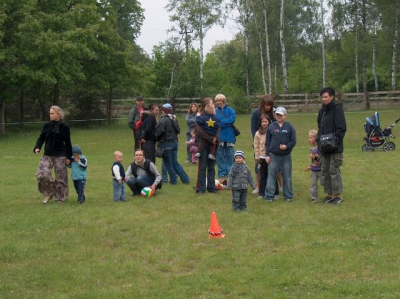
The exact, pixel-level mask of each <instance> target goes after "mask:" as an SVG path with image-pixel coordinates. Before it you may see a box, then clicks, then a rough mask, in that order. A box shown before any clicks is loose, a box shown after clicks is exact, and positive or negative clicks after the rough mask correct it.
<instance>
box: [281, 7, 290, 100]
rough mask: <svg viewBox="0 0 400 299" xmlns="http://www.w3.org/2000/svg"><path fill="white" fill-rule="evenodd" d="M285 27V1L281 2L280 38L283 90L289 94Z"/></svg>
mask: <svg viewBox="0 0 400 299" xmlns="http://www.w3.org/2000/svg"><path fill="white" fill-rule="evenodd" d="M284 27H285V0H282V1H281V10H280V27H279V37H280V42H281V50H282V72H283V88H284V92H285V93H286V94H289V78H288V77H289V76H288V69H287V63H286V46H285V38H284V29H285V28H284Z"/></svg>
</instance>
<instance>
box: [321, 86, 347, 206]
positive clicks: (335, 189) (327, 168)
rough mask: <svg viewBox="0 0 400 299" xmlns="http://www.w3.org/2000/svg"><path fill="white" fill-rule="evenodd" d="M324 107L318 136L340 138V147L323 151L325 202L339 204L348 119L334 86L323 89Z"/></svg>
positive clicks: (322, 169)
mask: <svg viewBox="0 0 400 299" xmlns="http://www.w3.org/2000/svg"><path fill="white" fill-rule="evenodd" d="M320 96H321V99H322V108H321V109H320V110H319V113H318V117H317V123H318V138H317V140H319V137H320V136H321V135H324V134H329V133H333V134H335V136H336V138H337V140H338V149H337V150H336V151H333V152H325V151H324V150H323V149H322V148H321V149H320V151H321V176H322V179H321V181H322V182H323V185H324V191H325V193H327V196H326V197H325V199H324V202H325V203H331V204H339V203H341V202H342V201H343V196H342V192H343V183H342V173H341V172H340V166H342V165H343V138H344V135H345V134H346V130H347V127H346V119H345V117H344V112H343V109H342V105H340V104H339V103H338V102H336V101H335V100H334V99H335V90H334V89H333V88H332V87H325V88H323V89H322V90H321V92H320Z"/></svg>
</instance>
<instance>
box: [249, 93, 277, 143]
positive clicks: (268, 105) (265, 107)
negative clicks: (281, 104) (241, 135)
mask: <svg viewBox="0 0 400 299" xmlns="http://www.w3.org/2000/svg"><path fill="white" fill-rule="evenodd" d="M262 115H268V116H269V118H270V119H271V122H274V121H275V120H276V119H275V115H274V96H273V95H272V94H266V95H264V97H263V99H262V100H261V102H260V104H258V107H257V108H256V109H254V111H253V113H252V114H251V135H252V136H253V138H254V135H256V132H257V130H258V128H259V124H260V116H262Z"/></svg>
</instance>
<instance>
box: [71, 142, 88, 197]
mask: <svg viewBox="0 0 400 299" xmlns="http://www.w3.org/2000/svg"><path fill="white" fill-rule="evenodd" d="M71 158H72V159H71V163H70V164H68V165H67V167H68V168H71V169H72V181H73V182H74V187H75V191H76V193H77V194H78V200H77V201H78V203H80V204H82V203H84V202H85V200H86V197H85V186H86V179H87V166H88V161H87V159H86V157H85V156H84V155H83V154H82V150H81V148H80V147H79V146H74V147H72V157H71Z"/></svg>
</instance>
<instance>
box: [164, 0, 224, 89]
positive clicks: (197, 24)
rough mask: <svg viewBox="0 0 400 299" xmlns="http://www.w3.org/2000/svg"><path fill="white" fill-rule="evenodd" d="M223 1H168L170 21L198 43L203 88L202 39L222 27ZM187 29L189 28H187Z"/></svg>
mask: <svg viewBox="0 0 400 299" xmlns="http://www.w3.org/2000/svg"><path fill="white" fill-rule="evenodd" d="M222 1H223V0H169V2H168V5H167V6H166V8H167V11H168V12H170V13H172V15H171V16H170V20H171V21H172V22H175V23H177V24H178V26H179V27H180V29H181V30H187V29H191V30H193V33H194V38H195V39H198V40H199V42H200V81H201V82H200V85H201V88H202V86H203V83H202V81H203V68H204V65H203V64H204V37H205V36H206V34H207V32H208V31H209V30H210V29H211V28H212V27H213V26H214V25H217V24H219V25H222V24H223V18H222ZM188 27H189V28H188Z"/></svg>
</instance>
